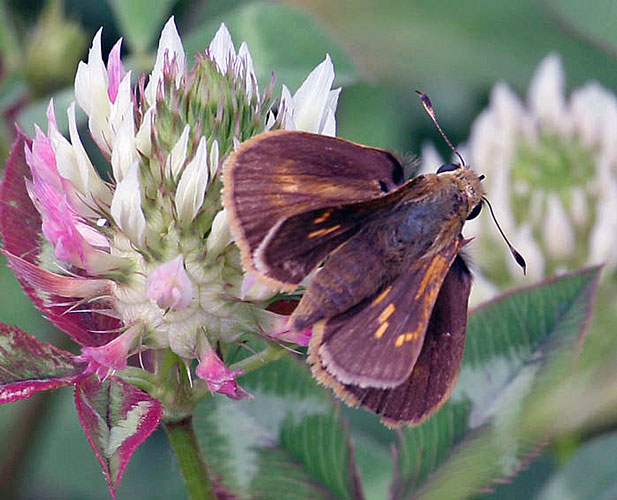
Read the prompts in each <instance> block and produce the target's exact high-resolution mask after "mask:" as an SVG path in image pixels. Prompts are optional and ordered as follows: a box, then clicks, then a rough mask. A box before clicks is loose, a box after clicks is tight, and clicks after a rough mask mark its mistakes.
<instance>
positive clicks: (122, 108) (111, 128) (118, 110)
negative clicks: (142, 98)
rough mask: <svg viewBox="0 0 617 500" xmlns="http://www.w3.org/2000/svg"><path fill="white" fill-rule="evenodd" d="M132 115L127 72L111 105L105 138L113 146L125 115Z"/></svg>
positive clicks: (129, 83) (131, 100)
mask: <svg viewBox="0 0 617 500" xmlns="http://www.w3.org/2000/svg"><path fill="white" fill-rule="evenodd" d="M129 111H130V112H131V114H132V113H133V93H132V91H131V72H130V71H129V72H128V73H127V74H126V75H124V78H122V80H121V81H120V85H118V93H117V95H116V100H115V102H114V103H113V104H112V105H111V109H110V113H109V122H108V127H107V131H106V134H105V137H106V139H107V142H108V143H109V144H110V145H112V146H113V144H114V141H115V138H116V134H117V133H118V131H119V130H120V127H121V126H122V123H123V122H124V120H125V119H126V116H127V114H128V113H129Z"/></svg>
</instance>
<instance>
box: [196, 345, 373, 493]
mask: <svg viewBox="0 0 617 500" xmlns="http://www.w3.org/2000/svg"><path fill="white" fill-rule="evenodd" d="M241 383H242V385H243V387H245V388H246V389H248V390H250V392H252V393H253V394H254V396H255V397H254V399H252V400H243V401H232V400H229V399H227V398H224V397H216V396H215V397H212V398H208V399H207V400H206V401H204V402H203V403H202V404H200V405H199V406H198V408H197V411H196V413H195V416H194V425H195V429H196V432H197V435H198V439H199V441H200V446H201V449H202V450H203V454H204V457H205V460H206V462H207V463H208V466H209V468H210V469H211V470H213V471H214V473H215V476H217V480H218V477H220V478H222V481H219V482H220V483H222V486H223V487H224V488H225V489H226V490H229V491H230V492H231V493H232V494H235V495H238V496H242V497H244V496H250V497H251V498H271V495H272V492H273V491H276V492H277V498H283V499H285V498H294V499H301V498H306V499H312V498H332V497H335V498H349V499H352V498H362V492H361V490H360V485H359V480H358V477H357V473H356V470H355V464H354V460H353V452H352V448H351V444H350V441H349V435H348V430H347V427H346V426H345V425H344V423H343V421H342V419H341V415H340V410H339V407H338V405H336V404H335V403H334V401H333V400H332V398H331V397H330V396H329V395H328V394H327V393H326V392H325V391H324V390H323V389H322V388H320V387H319V386H318V385H317V383H316V382H315V381H313V379H312V378H311V376H310V373H309V371H308V368H307V367H306V366H305V365H304V364H303V363H301V362H298V361H296V360H295V359H293V358H292V357H291V356H289V357H285V358H283V359H281V360H279V361H277V362H276V363H272V364H271V365H268V366H266V367H264V368H262V369H260V370H257V371H255V372H252V373H250V374H248V375H246V376H245V377H243V378H242V380H241Z"/></svg>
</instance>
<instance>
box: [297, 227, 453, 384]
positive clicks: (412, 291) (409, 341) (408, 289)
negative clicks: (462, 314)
mask: <svg viewBox="0 0 617 500" xmlns="http://www.w3.org/2000/svg"><path fill="white" fill-rule="evenodd" d="M460 241H461V239H460V238H456V239H455V240H454V241H452V242H451V244H450V245H448V246H447V247H445V248H443V249H442V250H441V251H439V252H437V253H436V254H434V255H432V256H427V257H425V258H423V259H419V260H416V261H414V262H413V264H412V265H411V266H410V267H409V268H407V269H403V270H402V271H401V272H400V274H399V275H398V276H397V277H396V278H395V279H394V280H393V281H391V282H386V283H384V284H383V285H382V286H381V287H380V288H379V289H377V291H376V292H375V293H373V294H372V295H371V296H369V297H367V298H366V299H364V300H362V301H361V302H360V303H358V304H357V305H354V306H353V307H351V308H350V309H348V310H346V311H345V312H342V313H341V314H338V315H336V316H333V317H329V318H327V319H324V320H322V321H320V322H319V323H317V324H316V325H315V326H314V327H313V338H312V340H311V344H310V346H309V362H310V363H311V364H312V365H313V367H314V370H315V372H316V375H317V377H318V379H320V380H322V381H323V382H324V383H325V384H326V385H331V386H332V385H334V384H330V383H328V381H329V379H330V378H333V379H335V381H336V383H337V384H338V385H341V384H342V385H346V384H351V385H354V386H359V387H376V388H383V389H385V388H392V387H396V386H398V385H400V384H401V383H403V382H404V381H405V380H406V379H407V378H408V377H409V375H410V373H411V372H412V369H413V367H414V365H415V364H416V360H417V359H418V356H419V355H420V352H421V349H422V346H423V343H424V336H425V332H426V329H427V326H428V324H429V319H430V317H431V313H432V311H433V306H434V304H435V301H436V299H437V296H438V293H439V290H440V288H441V286H442V283H443V281H444V279H445V277H446V275H447V274H448V270H449V269H450V266H451V265H452V262H453V261H454V259H455V257H456V255H457V252H458V250H459V247H460ZM348 244H349V243H348ZM346 245H347V244H346ZM343 249H344V247H341V249H339V250H338V251H342V250H343ZM333 257H334V255H333ZM348 265H349V264H348ZM328 267H330V261H328V262H327V263H326V265H325V266H324V268H323V269H322V270H321V271H320V273H319V274H321V273H323V272H324V271H327V269H328ZM367 269H368V268H367ZM332 272H333V273H336V272H337V270H336V269H333V270H332ZM319 274H318V275H317V277H319ZM311 286H313V284H311ZM310 292H311V289H310V287H309V290H308V291H307V295H309V294H310ZM304 300H305V299H303V301H304ZM324 302H325V301H324V299H320V300H316V301H315V303H316V304H318V303H322V304H323V303H324ZM300 307H302V304H301V306H300ZM300 307H299V308H300ZM301 313H303V312H298V313H294V316H296V315H297V314H301ZM291 321H292V325H293V324H294V323H293V321H294V317H293V316H292V320H291ZM321 372H325V374H326V375H325V376H323V377H322V376H321Z"/></svg>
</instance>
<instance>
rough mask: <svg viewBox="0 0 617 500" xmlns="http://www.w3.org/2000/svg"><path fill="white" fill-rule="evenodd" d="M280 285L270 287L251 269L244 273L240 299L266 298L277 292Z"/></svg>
mask: <svg viewBox="0 0 617 500" xmlns="http://www.w3.org/2000/svg"><path fill="white" fill-rule="evenodd" d="M280 291H281V290H280V287H272V286H270V285H269V284H268V283H266V282H264V281H263V280H260V279H259V274H258V273H256V272H252V271H247V272H246V273H244V278H243V279H242V287H241V289H240V298H241V299H242V300H267V299H270V298H272V297H274V296H275V295H276V294H277V293H279V292H280Z"/></svg>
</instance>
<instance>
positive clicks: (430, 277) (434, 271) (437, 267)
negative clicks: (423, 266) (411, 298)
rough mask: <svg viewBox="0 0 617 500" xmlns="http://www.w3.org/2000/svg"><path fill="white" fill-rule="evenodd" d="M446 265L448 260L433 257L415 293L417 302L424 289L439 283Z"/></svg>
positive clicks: (424, 291) (437, 256) (438, 256)
mask: <svg viewBox="0 0 617 500" xmlns="http://www.w3.org/2000/svg"><path fill="white" fill-rule="evenodd" d="M448 264H449V260H447V259H445V258H444V257H442V256H441V255H436V256H435V257H433V260H432V261H431V263H430V264H429V266H428V269H427V270H426V273H425V274H424V278H422V281H421V282H420V286H419V287H418V290H417V291H416V296H415V299H416V300H418V299H419V298H420V297H422V295H424V294H425V293H426V289H427V288H428V287H429V285H430V284H431V283H434V282H436V281H441V279H440V278H442V277H443V275H444V273H445V271H446V270H447V266H448Z"/></svg>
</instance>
